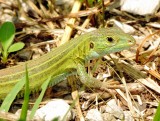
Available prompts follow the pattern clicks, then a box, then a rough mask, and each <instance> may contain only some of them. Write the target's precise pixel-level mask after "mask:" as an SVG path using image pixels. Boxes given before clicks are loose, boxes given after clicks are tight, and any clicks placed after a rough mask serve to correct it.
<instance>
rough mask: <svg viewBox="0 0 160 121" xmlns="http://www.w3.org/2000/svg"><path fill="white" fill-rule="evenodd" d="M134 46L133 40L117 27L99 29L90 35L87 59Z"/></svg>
mask: <svg viewBox="0 0 160 121" xmlns="http://www.w3.org/2000/svg"><path fill="white" fill-rule="evenodd" d="M134 44H135V39H134V38H133V37H132V36H130V35H129V34H126V33H124V32H123V31H122V30H121V29H120V28H118V27H111V28H107V29H105V28H101V29H98V30H95V31H93V32H92V34H91V38H90V43H89V48H90V49H89V54H88V55H89V56H88V57H87V58H88V59H92V58H97V57H101V56H104V55H106V54H110V53H114V52H119V51H122V50H124V49H128V48H130V47H131V46H133V45H134Z"/></svg>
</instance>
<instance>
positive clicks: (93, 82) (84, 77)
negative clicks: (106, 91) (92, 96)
mask: <svg viewBox="0 0 160 121" xmlns="http://www.w3.org/2000/svg"><path fill="white" fill-rule="evenodd" d="M77 73H78V75H79V78H80V81H81V82H82V83H83V84H84V85H86V86H88V87H92V88H103V87H104V88H106V87H107V85H108V84H107V83H105V82H101V81H100V80H98V79H96V78H94V77H90V76H89V75H88V74H87V72H86V69H85V66H84V64H81V63H78V64H77Z"/></svg>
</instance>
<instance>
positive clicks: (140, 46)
mask: <svg viewBox="0 0 160 121" xmlns="http://www.w3.org/2000/svg"><path fill="white" fill-rule="evenodd" d="M157 33H160V30H159V31H156V32H155V33H153V34H150V35H148V36H147V37H146V38H145V39H144V40H143V41H142V43H141V44H140V45H139V47H138V49H137V52H136V62H138V57H139V53H140V49H141V48H142V47H143V45H144V44H145V42H146V41H147V40H148V39H149V38H150V37H152V36H153V35H155V34H157Z"/></svg>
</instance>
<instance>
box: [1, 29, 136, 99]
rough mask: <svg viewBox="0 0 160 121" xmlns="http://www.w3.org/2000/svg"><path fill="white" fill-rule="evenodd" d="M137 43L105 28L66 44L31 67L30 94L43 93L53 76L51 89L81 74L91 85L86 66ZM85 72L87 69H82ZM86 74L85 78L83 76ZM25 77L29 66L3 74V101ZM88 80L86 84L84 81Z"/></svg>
mask: <svg viewBox="0 0 160 121" xmlns="http://www.w3.org/2000/svg"><path fill="white" fill-rule="evenodd" d="M134 43H135V40H134V39H133V37H131V36H130V35H128V34H125V33H124V32H123V31H122V30H120V29H119V28H117V27H111V28H101V29H98V30H95V31H93V32H89V33H86V34H84V35H81V36H79V37H77V38H74V39H72V40H70V41H69V42H67V43H66V44H64V45H62V46H60V47H58V48H56V49H54V50H53V51H51V52H49V53H47V54H44V55H43V56H41V57H40V58H38V59H34V60H30V61H28V62H26V63H27V66H28V71H29V81H30V90H31V91H32V92H34V91H35V90H37V89H40V86H41V85H42V84H43V82H44V81H45V80H47V79H48V77H50V76H51V78H52V79H51V81H50V84H49V85H50V86H54V85H56V84H57V83H59V82H61V81H63V79H64V78H65V77H67V76H68V75H71V74H75V73H77V74H78V75H79V76H81V77H80V79H81V80H82V82H83V83H87V80H85V79H86V78H85V77H83V75H84V76H86V72H84V70H85V69H84V68H83V67H84V64H85V62H86V61H87V60H90V59H94V58H99V57H102V56H104V55H106V54H110V53H113V52H118V51H121V50H124V49H128V48H129V47H131V46H132V45H134ZM82 68H83V69H82ZM83 73H84V74H83ZM24 75H25V64H24V63H23V64H20V65H17V66H13V67H10V68H6V69H1V70H0V99H4V98H5V96H6V95H7V94H8V93H9V92H10V90H11V89H12V88H13V86H14V85H15V84H16V83H17V82H18V81H19V80H20V79H22V77H23V76H24ZM83 79H84V80H83Z"/></svg>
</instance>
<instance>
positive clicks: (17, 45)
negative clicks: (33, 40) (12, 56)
mask: <svg viewBox="0 0 160 121" xmlns="http://www.w3.org/2000/svg"><path fill="white" fill-rule="evenodd" d="M24 45H25V44H24V43H23V42H17V43H14V44H12V45H11V46H10V47H9V49H8V52H9V53H10V52H15V51H18V50H21V49H22V48H23V47H24Z"/></svg>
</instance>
